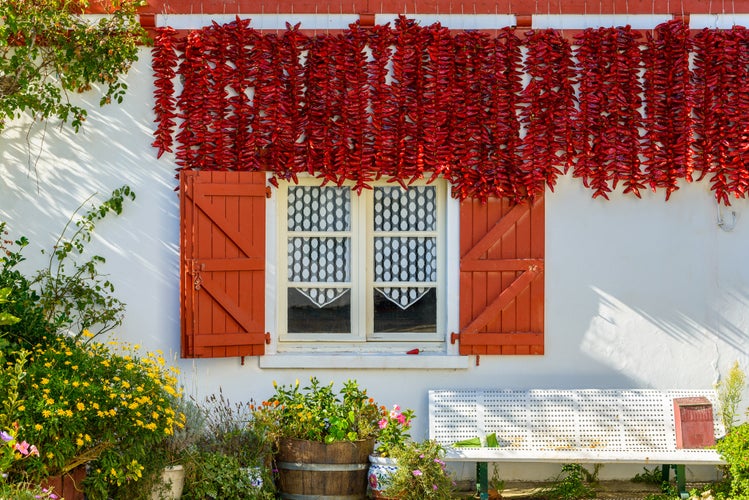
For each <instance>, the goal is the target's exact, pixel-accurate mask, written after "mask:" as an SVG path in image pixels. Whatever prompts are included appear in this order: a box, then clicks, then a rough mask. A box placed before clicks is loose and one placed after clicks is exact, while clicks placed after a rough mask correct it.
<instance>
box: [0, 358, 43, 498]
mask: <svg viewBox="0 0 749 500" xmlns="http://www.w3.org/2000/svg"><path fill="white" fill-rule="evenodd" d="M27 356H28V353H26V352H23V351H22V352H19V353H18V356H17V358H16V359H15V361H14V362H9V363H5V362H4V361H5V356H4V355H3V352H2V351H0V387H2V388H3V390H4V393H3V394H2V396H0V498H3V499H5V498H12V499H13V500H26V499H29V500H31V499H36V498H57V495H55V494H54V493H53V492H51V491H47V490H46V489H43V488H41V487H40V486H38V485H35V484H31V483H27V482H25V481H24V482H20V483H15V482H12V481H10V480H9V477H8V471H9V470H10V469H11V468H12V467H13V466H14V465H17V464H18V462H19V461H22V460H26V459H27V458H28V457H33V456H38V455H39V450H38V449H37V447H36V446H34V445H33V444H29V443H28V442H26V441H25V440H22V441H19V440H18V430H19V428H18V424H17V423H16V422H10V420H9V414H12V413H15V412H16V411H18V409H19V408H23V404H24V403H23V401H22V400H21V399H20V397H19V394H18V385H19V382H20V381H21V380H22V379H23V377H24V376H25V371H24V367H25V365H26V358H27Z"/></svg>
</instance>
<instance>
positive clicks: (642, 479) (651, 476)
mask: <svg viewBox="0 0 749 500" xmlns="http://www.w3.org/2000/svg"><path fill="white" fill-rule="evenodd" d="M631 481H632V482H633V483H643V484H662V483H663V471H662V470H661V468H660V467H653V468H652V469H648V468H647V467H643V468H642V472H641V473H639V474H635V477H633V478H632V479H631Z"/></svg>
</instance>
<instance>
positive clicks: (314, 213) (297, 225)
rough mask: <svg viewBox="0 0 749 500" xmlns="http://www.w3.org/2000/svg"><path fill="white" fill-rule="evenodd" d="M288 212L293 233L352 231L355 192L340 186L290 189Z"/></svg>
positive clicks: (290, 228) (289, 224) (289, 226)
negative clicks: (352, 201)
mask: <svg viewBox="0 0 749 500" xmlns="http://www.w3.org/2000/svg"><path fill="white" fill-rule="evenodd" d="M288 210H289V214H288V228H289V231H290V232H294V231H324V232H337V231H349V230H350V229H351V190H350V189H346V188H338V187H316V186H294V187H289V192H288Z"/></svg>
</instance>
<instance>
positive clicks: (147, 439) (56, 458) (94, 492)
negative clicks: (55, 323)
mask: <svg viewBox="0 0 749 500" xmlns="http://www.w3.org/2000/svg"><path fill="white" fill-rule="evenodd" d="M115 348H116V349H118V350H119V353H117V352H115V351H114V350H113V349H115ZM137 351H138V346H129V345H126V344H125V345H120V344H118V343H116V342H110V343H109V344H108V345H104V344H100V343H91V344H84V343H83V342H82V341H74V340H72V339H70V338H66V337H57V338H56V339H54V340H53V341H50V345H47V346H45V345H40V346H38V347H37V348H36V349H35V350H34V351H33V352H32V354H31V357H30V361H29V364H28V366H27V368H26V376H25V378H24V379H23V380H22V381H21V384H20V386H19V393H20V394H21V397H22V398H23V399H24V400H25V403H24V406H25V407H24V408H23V409H21V408H19V412H18V414H17V415H15V419H16V420H17V421H18V422H19V424H20V426H21V428H22V429H23V432H24V436H25V437H26V438H27V439H28V440H30V441H32V442H34V443H36V444H37V446H38V447H39V449H40V450H41V455H40V456H39V457H33V458H32V459H29V460H27V461H26V462H25V463H24V467H23V469H22V470H20V471H18V472H19V473H21V474H24V475H26V476H28V477H29V478H31V479H32V480H39V479H42V478H44V477H46V476H49V475H56V474H60V473H63V472H66V471H69V470H72V469H73V468H75V467H76V466H78V465H81V464H84V463H89V465H90V467H89V471H88V474H87V477H86V482H85V486H86V494H87V497H88V498H90V499H93V500H97V499H103V498H107V496H108V494H110V493H111V492H116V491H117V489H118V488H120V487H123V486H124V485H126V484H127V483H129V482H133V481H138V480H140V479H141V478H142V477H143V475H144V471H145V466H144V463H147V462H149V457H150V455H151V452H152V448H153V447H154V446H155V445H157V444H158V443H159V442H161V441H162V440H163V439H164V438H165V437H167V436H170V435H172V434H173V433H174V429H175V427H178V426H180V425H182V418H181V416H179V415H177V414H176V412H175V410H174V409H173V408H172V407H171V405H170V401H171V399H170V398H171V397H172V396H174V395H176V394H178V391H177V387H176V384H177V380H176V370H175V369H173V368H169V369H166V368H164V366H165V362H164V359H163V358H162V357H161V356H160V355H159V354H156V353H147V354H146V355H145V356H143V357H139V355H138V352H137Z"/></svg>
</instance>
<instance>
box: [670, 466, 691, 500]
mask: <svg viewBox="0 0 749 500" xmlns="http://www.w3.org/2000/svg"><path fill="white" fill-rule="evenodd" d="M674 469H675V471H676V489H677V490H678V491H679V496H680V497H681V498H689V493H688V492H687V470H686V467H685V466H684V465H675V466H674Z"/></svg>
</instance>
